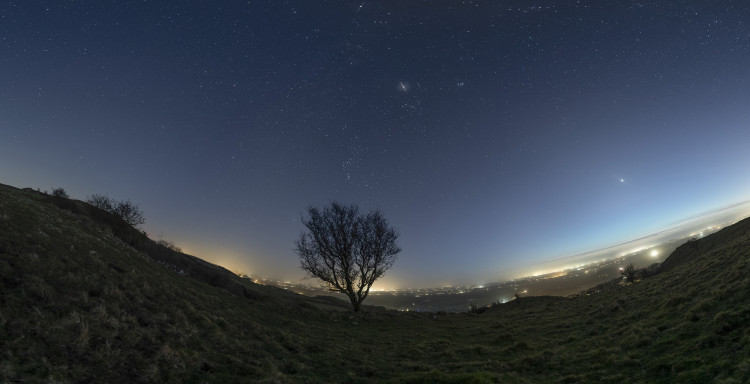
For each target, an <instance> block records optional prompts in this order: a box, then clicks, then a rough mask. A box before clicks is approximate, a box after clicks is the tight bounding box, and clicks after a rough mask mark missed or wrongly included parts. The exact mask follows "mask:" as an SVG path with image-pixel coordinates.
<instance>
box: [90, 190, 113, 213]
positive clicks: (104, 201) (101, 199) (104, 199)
mask: <svg viewBox="0 0 750 384" xmlns="http://www.w3.org/2000/svg"><path fill="white" fill-rule="evenodd" d="M86 202H87V203H89V204H91V205H93V206H95V207H97V208H99V209H102V210H105V211H107V212H112V211H113V210H114V205H115V201H114V200H112V199H111V198H110V197H109V196H107V195H100V194H96V193H95V194H93V195H91V196H89V197H88V198H86Z"/></svg>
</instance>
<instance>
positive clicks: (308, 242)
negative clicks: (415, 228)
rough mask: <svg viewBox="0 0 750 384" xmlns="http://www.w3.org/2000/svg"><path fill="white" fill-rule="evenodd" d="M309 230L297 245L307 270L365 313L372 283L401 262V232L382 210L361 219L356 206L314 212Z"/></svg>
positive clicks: (306, 220) (310, 213)
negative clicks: (393, 225) (399, 236)
mask: <svg viewBox="0 0 750 384" xmlns="http://www.w3.org/2000/svg"><path fill="white" fill-rule="evenodd" d="M307 213H308V216H309V217H308V218H304V217H303V218H302V223H303V224H304V225H305V227H307V231H306V232H302V234H300V237H299V239H298V240H297V241H295V243H294V244H295V250H294V251H295V252H296V253H297V255H298V256H299V258H300V266H301V268H302V269H303V270H304V271H305V272H307V274H308V275H309V276H310V277H315V278H318V279H320V280H322V281H323V283H325V284H326V285H327V286H328V288H329V289H330V290H332V291H337V292H341V293H344V294H346V295H347V296H348V297H349V300H350V301H351V303H352V308H353V309H354V312H359V309H360V306H361V305H362V301H364V300H365V298H367V294H368V293H369V292H370V287H372V284H373V283H374V282H375V280H377V279H378V278H380V277H381V276H383V274H385V271H387V270H388V269H390V268H391V267H392V266H393V263H394V262H396V255H397V254H398V253H399V252H401V248H399V247H398V246H397V245H396V239H398V233H396V231H395V230H394V229H393V228H391V227H390V226H388V222H387V221H386V220H385V218H383V215H382V214H381V213H380V211H377V210H376V211H370V212H369V213H367V214H366V215H360V214H359V208H358V207H357V206H356V205H351V206H344V205H341V204H339V203H335V202H334V203H331V205H330V206H327V207H324V208H323V209H322V210H320V209H318V208H314V207H310V208H308V210H307Z"/></svg>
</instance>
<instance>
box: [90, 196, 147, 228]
mask: <svg viewBox="0 0 750 384" xmlns="http://www.w3.org/2000/svg"><path fill="white" fill-rule="evenodd" d="M86 202H87V203H89V204H91V205H93V206H95V207H97V208H99V209H101V210H104V211H106V212H109V213H113V214H115V215H117V216H119V217H120V218H121V219H122V220H123V221H125V222H126V223H128V225H130V226H132V227H138V226H140V225H142V224H143V223H145V222H146V219H145V218H144V217H143V211H141V210H140V208H138V205H136V204H134V203H132V202H130V200H125V201H116V200H114V199H112V198H110V197H109V196H107V195H99V194H93V195H91V196H89V197H88V198H87V199H86Z"/></svg>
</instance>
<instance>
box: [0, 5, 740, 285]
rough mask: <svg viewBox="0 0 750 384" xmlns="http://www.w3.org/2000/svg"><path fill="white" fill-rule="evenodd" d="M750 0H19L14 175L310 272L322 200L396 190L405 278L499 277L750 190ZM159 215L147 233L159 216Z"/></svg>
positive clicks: (233, 263) (7, 96)
mask: <svg viewBox="0 0 750 384" xmlns="http://www.w3.org/2000/svg"><path fill="white" fill-rule="evenodd" d="M749 20H750V5H749V4H747V3H746V2H743V1H723V2H693V1H664V2H662V1H660V2H617V1H593V0H592V1H584V0H580V1H535V2H528V1H502V2H490V1H463V2H457V1H456V2H452V1H444V2H440V1H439V2H434V1H430V2H428V1H408V2H403V1H379V2H371V1H340V2H333V1H315V2H312V1H270V0H269V1H247V2H238V1H237V2H235V1H232V2H210V1H184V2H144V1H128V2H117V3H104V2H99V1H76V2H58V1H33V2H14V1H10V2H5V3H3V4H0V25H1V26H2V27H0V69H1V70H0V84H3V86H2V87H0V182H2V183H5V184H11V185H14V186H18V187H26V186H29V187H33V188H41V189H43V190H44V189H48V190H49V189H51V188H52V187H57V186H61V187H64V188H65V189H66V190H67V191H68V193H69V194H70V195H71V196H73V197H75V198H79V199H84V198H85V197H86V196H87V195H90V194H94V193H107V194H109V195H110V196H112V197H113V198H116V199H126V198H127V199H130V200H132V201H134V202H136V203H138V204H139V205H140V207H141V208H142V210H143V211H144V212H145V214H146V225H145V226H144V229H145V230H146V231H147V232H148V233H149V234H152V235H153V236H158V235H163V236H164V237H165V238H167V239H169V240H172V241H174V242H175V243H176V244H178V245H179V246H181V247H182V248H183V249H184V250H186V251H187V252H189V253H193V254H195V255H197V256H199V257H201V258H204V259H206V260H209V261H212V262H215V263H218V264H221V265H224V266H226V267H228V268H230V269H232V270H234V271H237V272H245V273H248V274H251V275H256V276H267V277H277V278H282V279H289V280H297V279H299V278H300V277H301V276H302V273H301V271H300V270H299V269H298V261H297V259H296V258H295V255H294V254H293V252H292V241H293V240H294V239H295V238H296V237H297V235H298V233H299V232H300V231H301V230H302V226H301V224H300V222H299V218H300V215H301V214H302V213H303V212H304V210H305V208H306V207H307V206H308V205H310V204H312V205H316V206H320V205H323V204H326V203H328V202H329V201H333V200H336V201H340V202H342V203H356V204H359V205H360V206H361V208H363V209H368V208H379V209H380V210H382V211H383V213H384V214H385V216H386V217H387V218H388V219H389V221H390V222H391V224H392V225H393V226H395V227H396V228H397V229H398V230H399V232H400V233H401V237H400V240H401V244H400V245H401V248H402V249H403V252H402V254H401V257H400V260H399V261H398V262H397V263H396V265H395V267H394V268H393V269H392V271H391V272H389V275H388V276H386V278H385V279H384V280H383V283H384V284H386V285H388V286H434V285H440V284H443V283H446V282H451V283H452V282H458V281H461V282H464V281H492V280H499V279H501V278H507V277H511V276H513V274H514V273H515V272H514V271H517V270H519V269H521V268H525V267H527V266H529V265H532V264H535V263H540V262H543V261H548V260H551V259H555V258H561V257H567V256H570V255H574V254H576V253H581V252H587V251H590V250H593V249H598V248H603V247H607V246H609V245H612V244H615V243H620V242H623V241H626V240H628V239H632V238H637V237H641V236H644V235H647V234H649V233H653V232H656V231H658V230H660V229H661V228H663V227H664V226H666V225H669V224H671V223H674V222H675V221H679V220H680V219H682V218H685V217H689V216H691V215H694V214H696V213H698V212H703V211H707V210H711V209H714V208H717V207H721V206H725V205H728V204H732V203H735V202H739V201H744V200H747V199H748V198H750V179H748V178H747V177H745V174H746V168H747V164H750V152H748V151H747V149H746V147H747V143H750V130H749V129H748V128H747V127H748V124H750V108H748V107H750V93H749V92H748V89H750V71H748V68H750V25H749V23H750V22H749ZM153 236H152V237H153Z"/></svg>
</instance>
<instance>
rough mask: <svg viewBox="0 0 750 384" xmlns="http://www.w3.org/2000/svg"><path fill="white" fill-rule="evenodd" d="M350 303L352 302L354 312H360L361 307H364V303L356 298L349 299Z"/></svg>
mask: <svg viewBox="0 0 750 384" xmlns="http://www.w3.org/2000/svg"><path fill="white" fill-rule="evenodd" d="M349 301H351V302H352V310H353V311H354V312H359V307H360V306H361V305H362V302H361V301H359V300H357V298H356V297H349Z"/></svg>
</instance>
